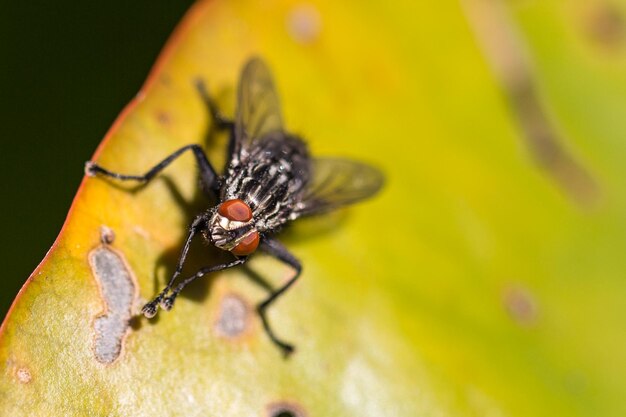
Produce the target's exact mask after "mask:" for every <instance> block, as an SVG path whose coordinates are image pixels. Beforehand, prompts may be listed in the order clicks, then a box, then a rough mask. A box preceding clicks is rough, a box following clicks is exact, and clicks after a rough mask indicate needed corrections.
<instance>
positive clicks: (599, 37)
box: [585, 2, 626, 48]
mask: <svg viewBox="0 0 626 417" xmlns="http://www.w3.org/2000/svg"><path fill="white" fill-rule="evenodd" d="M585 18H586V20H587V25H586V26H587V33H588V34H589V37H590V39H591V40H592V41H594V42H595V43H596V44H598V45H601V46H603V47H608V48H615V47H618V46H620V45H621V44H622V42H623V41H624V39H625V37H626V36H625V35H626V25H625V23H626V22H625V21H624V16H623V14H622V12H621V10H619V9H618V8H617V7H616V6H615V5H613V4H611V3H609V2H600V3H598V4H596V5H595V6H594V8H593V9H591V10H590V11H589V12H588V13H587V14H586V16H585Z"/></svg>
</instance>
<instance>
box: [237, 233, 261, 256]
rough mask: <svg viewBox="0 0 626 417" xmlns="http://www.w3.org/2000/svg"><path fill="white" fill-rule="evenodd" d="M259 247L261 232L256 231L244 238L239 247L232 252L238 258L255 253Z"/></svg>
mask: <svg viewBox="0 0 626 417" xmlns="http://www.w3.org/2000/svg"><path fill="white" fill-rule="evenodd" d="M257 246H259V232H256V231H255V232H252V233H250V234H249V235H248V236H246V237H245V238H243V240H242V241H241V242H239V244H238V245H237V246H235V247H234V248H232V249H231V252H232V253H233V254H235V255H237V256H246V255H250V254H251V253H252V252H254V251H255V250H256V248H257Z"/></svg>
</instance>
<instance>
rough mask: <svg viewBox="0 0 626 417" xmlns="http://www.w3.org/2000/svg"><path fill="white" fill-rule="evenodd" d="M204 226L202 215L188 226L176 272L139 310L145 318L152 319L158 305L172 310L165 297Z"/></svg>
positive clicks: (204, 218) (203, 216)
mask: <svg viewBox="0 0 626 417" xmlns="http://www.w3.org/2000/svg"><path fill="white" fill-rule="evenodd" d="M205 225H206V217H205V215H204V214H201V215H199V216H198V217H196V218H195V219H194V221H193V222H192V223H191V226H189V234H188V235H187V239H186V240H185V245H184V246H183V250H182V251H181V252H180V257H179V258H178V263H177V264H176V270H175V271H174V274H172V277H171V278H170V280H169V282H168V283H167V285H166V286H165V288H163V290H162V291H161V292H160V293H159V294H158V295H157V296H156V297H154V299H152V301H150V302H149V303H147V304H146V305H144V306H143V308H142V309H141V312H142V313H143V315H144V316H146V317H147V318H151V317H154V315H155V314H156V312H157V308H158V306H159V304H162V307H163V308H164V309H165V310H169V309H170V308H172V306H171V303H169V302H167V301H166V302H165V303H163V302H164V301H165V300H167V298H165V296H166V295H167V293H168V292H169V291H170V290H171V289H172V286H173V285H174V281H175V280H176V278H177V277H178V276H179V275H180V273H181V271H182V270H183V265H184V264H185V259H187V253H188V252H189V247H190V246H191V241H192V240H193V238H194V236H195V235H196V233H197V232H198V231H199V230H200V229H201V228H202V227H203V226H205ZM172 302H173V300H172Z"/></svg>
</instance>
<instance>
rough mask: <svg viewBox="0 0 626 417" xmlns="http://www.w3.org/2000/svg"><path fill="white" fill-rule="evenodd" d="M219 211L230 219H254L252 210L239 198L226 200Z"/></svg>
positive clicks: (243, 220) (245, 220)
mask: <svg viewBox="0 0 626 417" xmlns="http://www.w3.org/2000/svg"><path fill="white" fill-rule="evenodd" d="M217 212H218V213H219V214H221V215H222V216H224V217H226V218H227V219H228V220H235V221H238V222H247V221H249V220H250V219H252V210H250V207H248V205H247V204H246V203H244V202H243V201H241V200H239V199H234V200H228V201H224V202H223V203H222V204H221V205H220V207H219V208H218V209H217Z"/></svg>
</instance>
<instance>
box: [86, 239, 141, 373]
mask: <svg viewBox="0 0 626 417" xmlns="http://www.w3.org/2000/svg"><path fill="white" fill-rule="evenodd" d="M109 230H110V229H109ZM102 240H103V241H106V240H105V239H104V238H103V239H102ZM89 265H90V266H91V271H92V273H93V276H94V278H95V279H96V281H97V282H98V287H99V288H100V295H101V297H102V301H103V304H104V312H103V313H102V314H100V315H99V316H98V317H96V318H95V320H94V322H93V327H94V331H95V337H94V354H95V357H96V360H97V361H98V362H100V363H104V364H110V363H112V362H114V361H115V360H116V359H117V358H118V357H119V356H120V353H121V351H122V343H123V340H124V337H125V336H126V333H127V331H128V328H129V321H130V319H131V316H132V305H133V300H134V299H135V296H136V286H135V282H134V280H133V277H132V276H131V272H130V270H129V268H128V266H127V265H126V262H125V261H124V259H123V257H122V255H121V254H119V253H117V252H116V251H114V250H113V249H111V248H109V247H108V246H106V245H101V246H99V247H97V248H95V249H94V250H92V251H91V252H90V253H89Z"/></svg>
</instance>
